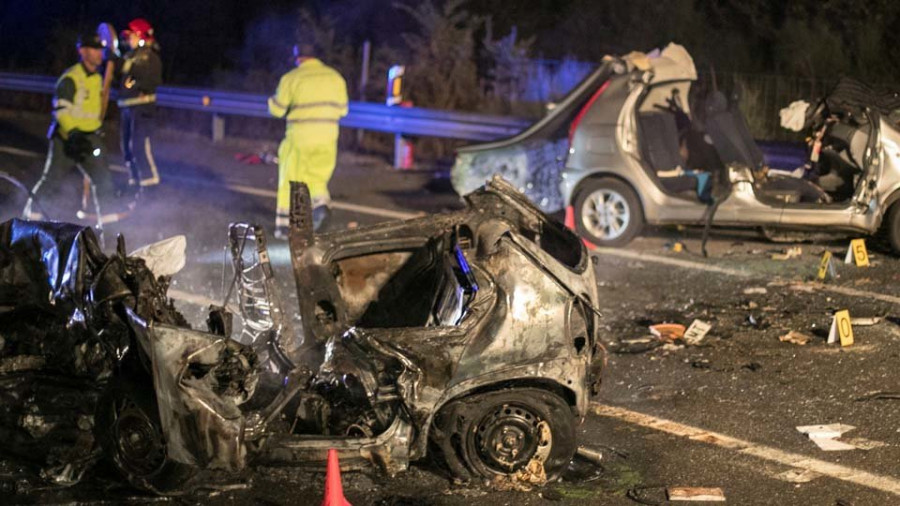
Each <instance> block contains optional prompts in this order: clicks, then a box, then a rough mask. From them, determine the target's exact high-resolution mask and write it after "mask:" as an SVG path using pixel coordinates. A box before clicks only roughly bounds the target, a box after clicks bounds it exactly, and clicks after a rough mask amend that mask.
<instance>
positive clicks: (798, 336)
mask: <svg viewBox="0 0 900 506" xmlns="http://www.w3.org/2000/svg"><path fill="white" fill-rule="evenodd" d="M778 340H779V341H781V342H783V343H791V344H799V345H800V346H803V345H805V344H807V343H809V342H810V341H811V340H812V336H811V335H809V334H804V333H803V332H797V331H796V330H792V331H790V332H788V333H787V334H785V335H783V336H779V337H778Z"/></svg>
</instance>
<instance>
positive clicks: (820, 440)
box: [797, 423, 856, 452]
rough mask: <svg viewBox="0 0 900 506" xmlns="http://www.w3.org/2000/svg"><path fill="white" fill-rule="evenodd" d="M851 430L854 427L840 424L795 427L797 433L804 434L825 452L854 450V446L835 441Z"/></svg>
mask: <svg viewBox="0 0 900 506" xmlns="http://www.w3.org/2000/svg"><path fill="white" fill-rule="evenodd" d="M853 429H855V427H853V426H852V425H844V424H842V423H832V424H828V425H801V426H798V427H797V430H798V431H800V432H802V433H803V434H806V435H807V436H808V437H809V439H810V440H811V441H812V442H813V443H815V444H816V445H817V446H818V447H819V448H821V449H822V450H824V451H826V452H833V451H845V450H855V449H856V447H855V446H853V445H850V444H847V443H844V442H842V441H838V440H837V439H836V438H839V437H841V435H842V434H844V433H845V432H849V431H851V430H853Z"/></svg>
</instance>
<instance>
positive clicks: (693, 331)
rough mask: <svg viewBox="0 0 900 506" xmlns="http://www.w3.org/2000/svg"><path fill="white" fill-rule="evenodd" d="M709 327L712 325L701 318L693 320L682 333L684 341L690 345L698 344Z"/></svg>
mask: <svg viewBox="0 0 900 506" xmlns="http://www.w3.org/2000/svg"><path fill="white" fill-rule="evenodd" d="M711 328H712V325H710V324H709V323H706V322H705V321H703V320H694V321H693V322H692V323H691V326H690V327H688V329H687V331H685V333H684V342H685V343H687V344H690V345H692V346H696V345H698V344H700V341H702V340H703V338H704V337H706V334H708V333H709V330H710V329H711Z"/></svg>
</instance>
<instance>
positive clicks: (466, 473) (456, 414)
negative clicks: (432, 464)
mask: <svg viewBox="0 0 900 506" xmlns="http://www.w3.org/2000/svg"><path fill="white" fill-rule="evenodd" d="M436 423H437V424H440V427H439V428H438V432H439V433H440V434H441V437H442V438H443V441H442V442H439V443H438V444H439V445H440V449H441V451H442V453H443V454H444V457H445V459H446V461H447V465H448V467H449V468H450V470H451V472H453V473H454V474H456V475H457V476H458V477H459V478H462V479H464V480H465V479H468V478H471V477H481V478H488V479H491V478H495V477H497V476H507V475H515V474H517V473H519V472H521V473H527V474H528V475H529V476H530V479H537V480H538V481H541V480H542V479H543V478H544V475H546V479H547V480H552V479H555V478H556V477H557V476H558V475H559V473H560V472H561V471H562V470H563V469H564V468H565V466H566V463H567V462H569V460H571V458H572V455H573V454H574V453H575V417H574V416H573V414H572V410H571V408H569V406H568V405H567V404H566V403H565V401H563V400H562V399H561V398H560V397H559V396H558V395H556V394H554V393H551V392H548V391H546V390H540V389H530V388H523V389H516V390H506V391H499V392H490V393H486V394H481V395H473V396H471V397H467V398H465V399H461V400H459V401H455V402H453V403H451V404H450V405H448V406H447V407H445V408H444V409H443V410H441V414H440V415H439V419H438V420H437V421H436Z"/></svg>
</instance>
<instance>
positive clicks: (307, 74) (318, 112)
mask: <svg viewBox="0 0 900 506" xmlns="http://www.w3.org/2000/svg"><path fill="white" fill-rule="evenodd" d="M269 113H271V114H272V116H275V117H278V118H284V119H285V120H287V133H288V136H291V135H290V134H291V132H292V130H302V131H303V138H304V142H309V143H321V142H330V141H334V140H337V136H338V121H339V120H340V119H341V118H342V117H344V116H346V115H347V83H346V82H345V81H344V78H343V77H341V75H340V74H339V73H338V72H337V71H336V70H334V69H333V68H331V67H329V66H327V65H325V64H324V63H322V62H321V61H319V60H318V59H316V58H310V59H308V60H305V61H303V62H302V63H301V64H300V65H299V66H297V68H295V69H293V70H291V71H290V72H288V73H287V74H285V75H284V76H282V77H281V80H280V81H279V82H278V89H277V90H276V91H275V95H273V96H271V97H269Z"/></svg>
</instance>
